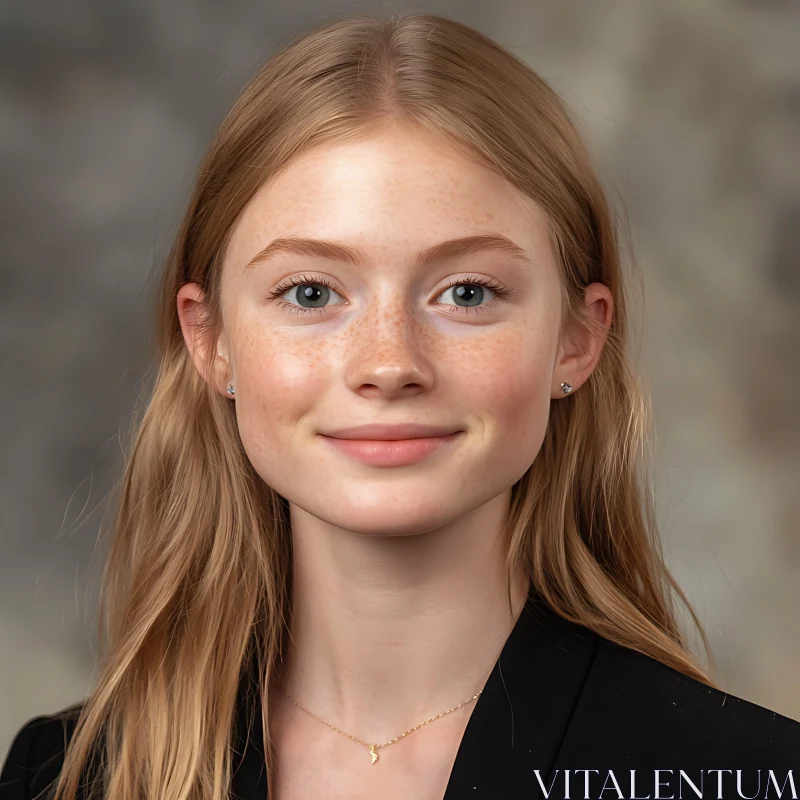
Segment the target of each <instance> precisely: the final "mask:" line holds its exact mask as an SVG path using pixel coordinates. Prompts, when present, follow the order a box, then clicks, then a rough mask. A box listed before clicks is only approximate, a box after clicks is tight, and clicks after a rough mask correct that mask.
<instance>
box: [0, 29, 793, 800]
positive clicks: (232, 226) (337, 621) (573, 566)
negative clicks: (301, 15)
mask: <svg viewBox="0 0 800 800" xmlns="http://www.w3.org/2000/svg"><path fill="white" fill-rule="evenodd" d="M620 249H621V248H620V244H619V239H618V233H617V230H616V227H615V222H614V218H613V215H612V213H611V211H610V208H609V205H608V204H607V201H606V198H605V196H604V193H603V190H602V188H601V185H600V183H599V182H598V179H597V177H596V176H595V173H594V172H593V170H592V166H591V163H590V158H589V156H588V154H587V150H586V149H585V147H584V145H583V143H582V142H581V139H580V137H579V135H578V133H577V131H576V127H575V126H574V124H573V122H571V120H570V117H569V115H568V113H567V111H566V110H565V109H564V107H563V106H562V104H561V102H560V101H559V99H558V98H557V96H556V95H555V94H554V92H553V91H552V90H551V89H550V88H549V87H548V86H547V85H546V84H545V83H544V82H543V81H542V80H541V79H540V78H539V77H538V76H537V75H536V74H535V73H534V72H532V71H531V70H530V68H528V67H527V66H526V65H525V64H524V63H523V62H521V61H520V60H518V59H517V58H515V57H514V56H513V55H511V54H509V53H508V52H507V51H505V50H504V49H502V48H501V47H500V46H498V45H497V44H495V43H494V42H492V41H491V40H489V39H487V38H486V37H484V36H482V35H481V34H479V33H478V32H476V31H474V30H472V29H470V28H468V27H465V26H464V25H461V24H459V23H457V22H454V21H452V20H449V19H444V18H441V17H433V16H412V15H406V16H396V17H393V18H392V19H390V20H382V19H376V18H350V19H345V20H341V21H337V22H335V23H333V24H328V25H326V26H324V27H321V28H317V29H315V30H313V31H311V32H310V33H307V34H305V35H303V36H301V37H299V38H297V39H295V40H294V41H292V42H291V43H289V44H288V45H287V46H285V47H284V48H283V49H282V51H281V52H279V53H278V54H277V55H275V56H274V57H273V58H271V59H270V60H269V61H268V63H266V65H265V66H264V67H263V69H262V70H261V71H260V72H259V73H258V75H256V77H255V78H254V79H253V80H252V81H251V82H250V84H249V85H248V86H247V87H246V88H245V89H244V91H243V93H242V95H241V97H240V98H239V99H238V101H237V102H236V104H235V106H234V108H233V109H232V111H231V112H230V114H229V116H228V117H227V119H226V120H225V121H224V123H223V124H222V126H221V130H220V131H219V133H218V135H217V137H216V138H215V140H214V142H213V143H212V145H211V147H210V150H209V152H208V154H207V156H206V158H205V160H204V162H203V164H202V166H201V169H200V171H199V177H198V179H197V184H196V187H195V189H194V193H193V195H192V197H191V200H190V203H189V208H188V211H187V213H186V217H185V219H184V221H183V224H182V227H181V229H180V232H179V234H178V236H177V240H176V242H175V244H174V247H173V249H172V251H171V254H170V256H169V259H168V262H167V266H166V270H165V272H164V278H163V286H162V292H161V297H160V302H161V306H160V319H159V329H158V333H159V337H158V360H157V366H158V373H157V376H156V380H155V385H154V388H153V393H152V396H151V397H150V399H149V402H148V404H147V407H146V411H145V413H144V415H143V418H142V420H141V424H140V426H139V428H138V431H137V435H136V439H135V444H134V446H133V449H132V452H131V455H130V458H129V463H128V465H127V470H126V473H125V475H124V480H123V483H122V487H121V495H120V503H119V512H118V516H117V518H116V524H115V530H114V535H115V538H114V543H113V550H112V552H111V554H110V560H109V562H108V566H107V574H106V581H105V584H104V602H103V605H102V611H103V613H102V614H101V623H102V629H101V630H102V633H103V638H102V643H103V647H104V653H105V657H104V659H103V662H102V671H101V674H100V677H99V681H98V683H97V686H96V688H95V689H94V690H93V691H92V693H91V695H90V696H89V697H88V698H87V700H86V701H85V702H84V703H82V704H81V705H79V706H77V707H74V708H71V709H67V710H66V711H64V712H61V713H59V714H53V715H52V716H46V717H39V718H36V719H34V720H32V721H31V722H29V723H28V724H27V725H26V726H24V727H23V728H22V730H21V731H20V732H19V734H18V736H17V737H16V739H15V741H14V744H13V746H12V748H11V751H10V753H9V754H8V757H7V759H6V762H5V767H4V771H3V774H2V785H1V786H0V796H2V797H3V798H29V797H34V796H36V795H37V793H39V792H42V791H43V790H45V789H48V788H49V789H51V790H53V791H54V793H55V796H56V797H57V798H59V800H61V799H65V798H74V797H88V796H93V797H108V798H114V800H133V798H167V799H168V800H178V799H179V798H181V800H183V799H188V798H204V799H205V798H213V800H219V798H223V797H231V796H232V797H237V798H252V799H253V800H255V798H258V799H259V800H263V798H265V797H267V796H269V797H270V798H279V799H280V800H298V799H299V798H312V797H313V798H334V797H335V798H339V797H347V798H368V797H369V798H375V797H379V798H384V799H386V798H404V800H405V799H407V798H423V799H426V798H430V799H431V800H434V799H435V800H441V798H445V799H446V800H455V799H456V798H475V799H476V800H477V799H478V798H532V797H543V796H547V797H551V798H555V797H558V798H562V797H570V796H572V797H584V796H585V797H589V796H592V797H609V796H610V797H626V798H627V797H637V798H644V797H670V796H673V797H674V796H692V797H693V796H707V797H740V796H748V797H756V796H759V797H761V796H770V797H771V796H775V795H774V794H773V793H774V792H776V791H778V790H781V791H783V792H784V794H783V795H782V796H792V797H796V796H797V795H796V794H791V789H792V787H793V786H795V785H796V784H794V783H793V781H794V780H795V778H794V775H793V773H792V772H791V769H792V768H795V767H800V723H797V722H794V721H793V720H790V719H788V718H786V717H782V716H780V715H778V714H775V713H773V712H770V711H768V710H766V709H764V708H761V707H759V706H756V705H753V704H751V703H748V702H745V701H744V700H741V699H738V698H736V697H733V696H730V695H727V694H726V693H724V692H723V691H721V690H719V689H717V688H715V687H714V686H713V684H712V682H711V680H710V679H709V678H708V677H707V675H706V672H705V671H704V670H703V668H702V667H701V666H699V665H698V663H696V662H695V660H694V658H693V656H692V655H691V653H690V652H689V650H688V649H687V646H686V644H685V640H684V638H683V636H682V634H681V632H680V630H679V626H678V623H677V621H676V616H675V610H674V606H673V596H676V597H678V598H679V599H680V600H681V601H682V602H684V603H686V598H685V596H684V595H683V593H682V592H681V590H680V589H679V587H678V586H677V585H676V583H675V582H674V580H673V578H672V577H671V576H670V574H669V573H668V571H667V569H666V568H665V565H664V562H663V560H662V557H661V555H660V552H659V548H658V544H657V543H658V535H657V531H656V530H655V525H654V514H653V510H652V506H651V493H650V489H649V488H648V473H647V469H646V467H647V465H646V462H645V460H644V457H643V453H644V450H645V445H646V430H647V425H646V416H645V411H646V409H647V402H646V396H645V394H644V391H643V389H642V388H641V385H640V383H639V381H638V380H637V377H636V375H635V372H634V370H633V368H632V359H631V355H630V352H629V351H630V348H629V333H628V321H627V314H628V293H629V286H628V285H627V283H626V281H625V280H624V275H623V271H622V268H621V255H620ZM686 605H687V607H688V603H686ZM692 616H693V617H694V621H695V623H698V621H697V618H696V617H695V616H694V614H693V613H692ZM698 627H699V623H698ZM706 648H707V643H706ZM798 777H800V776H798ZM770 781H772V783H771V782H770ZM687 782H688V783H687ZM757 782H758V787H759V788H756V784H757ZM773 783H774V784H775V786H776V789H772V788H771V787H772V785H773ZM690 784H691V785H690ZM691 787H694V789H691ZM691 791H694V792H695V793H694V794H691ZM698 791H699V792H700V794H699V795H698V794H697V792H698ZM766 791H768V792H769V793H768V794H764V792H766ZM606 792H611V794H606ZM659 792H661V793H660V794H659ZM685 792H690V793H689V794H684V793H685Z"/></svg>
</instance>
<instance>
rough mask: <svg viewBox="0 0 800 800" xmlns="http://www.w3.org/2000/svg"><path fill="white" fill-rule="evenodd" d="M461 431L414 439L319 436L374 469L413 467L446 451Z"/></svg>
mask: <svg viewBox="0 0 800 800" xmlns="http://www.w3.org/2000/svg"><path fill="white" fill-rule="evenodd" d="M462 433H464V431H456V432H455V433H450V434H447V435H446V436H426V437H422V438H416V439H338V438H335V437H333V436H325V435H324V434H320V435H321V436H322V437H323V439H324V440H325V441H326V442H328V443H329V444H330V445H331V446H332V447H334V448H335V449H336V450H338V451H339V452H341V453H343V454H344V455H347V456H349V457H351V458H354V459H355V460H357V461H361V462H362V463H365V464H371V465H374V466H405V465H409V464H416V463H417V462H419V461H422V460H423V459H426V458H428V457H429V456H432V455H434V454H435V453H438V452H440V451H442V450H443V449H445V448H446V447H447V446H448V445H449V444H451V443H453V442H455V441H456V440H457V439H458V438H459V437H460V436H461V434H462Z"/></svg>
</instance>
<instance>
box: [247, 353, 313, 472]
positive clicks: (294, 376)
mask: <svg viewBox="0 0 800 800" xmlns="http://www.w3.org/2000/svg"><path fill="white" fill-rule="evenodd" d="M326 369H327V368H326V366H325V363H324V360H320V359H319V352H318V351H317V352H313V353H311V352H309V353H297V352H289V351H287V350H282V349H281V348H279V347H275V346H271V347H263V348H258V349H253V350H252V351H248V352H246V353H239V354H238V357H237V381H238V383H239V386H240V387H241V389H240V391H237V399H236V402H237V409H236V411H237V417H238V420H239V431H240V434H241V437H242V441H243V443H244V445H245V448H246V449H248V451H249V450H250V449H251V448H252V449H253V450H254V451H256V452H263V451H264V450H265V449H266V448H269V452H270V456H273V455H276V454H277V455H281V454H284V455H288V451H287V452H286V453H283V449H284V448H285V447H287V448H288V446H289V445H290V443H291V440H292V439H293V438H294V436H295V435H297V434H298V433H299V432H298V430H297V429H298V425H303V424H305V425H306V426H307V424H308V422H307V421H305V422H304V418H305V417H307V415H309V414H310V413H313V411H314V409H315V408H316V407H318V405H319V401H320V398H322V397H323V396H324V393H325V391H326V387H327V386H328V385H329V378H327V377H326V375H325V370H326ZM308 433H309V432H308V431H303V434H304V435H306V434H308Z"/></svg>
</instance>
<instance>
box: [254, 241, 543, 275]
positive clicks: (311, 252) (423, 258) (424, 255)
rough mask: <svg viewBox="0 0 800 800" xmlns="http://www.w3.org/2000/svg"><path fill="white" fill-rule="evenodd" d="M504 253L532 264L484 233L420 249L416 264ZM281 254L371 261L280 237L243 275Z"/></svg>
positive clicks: (335, 247) (352, 251)
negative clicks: (474, 254) (475, 254)
mask: <svg viewBox="0 0 800 800" xmlns="http://www.w3.org/2000/svg"><path fill="white" fill-rule="evenodd" d="M489 251H494V252H499V253H504V254H505V255H507V256H510V257H511V258H515V259H519V260H522V261H525V262H527V263H529V264H530V263H532V262H531V258H530V256H529V255H528V253H527V252H526V251H525V249H524V248H522V247H520V245H518V244H516V243H515V242H513V241H511V239H509V238H508V237H506V236H503V235H502V234H499V233H482V234H475V235H473V236H461V237H459V238H457V239H448V240H447V241H444V242H439V243H438V244H435V245H433V246H432V247H427V248H425V249H423V250H420V251H419V252H418V253H417V255H416V256H415V263H416V264H417V265H420V266H424V265H426V264H430V263H433V262H435V261H444V260H447V259H455V258H460V257H462V256H466V255H469V254H472V253H483V252H489ZM278 253H294V254H296V255H302V256H314V257H316V258H323V259H327V260H329V261H342V262H345V263H349V264H353V265H355V266H366V264H367V262H368V259H367V257H366V255H365V253H364V252H363V251H362V250H360V249H359V248H357V247H349V246H347V245H344V244H341V243H339V242H332V241H328V240H325V239H307V238H303V237H294V236H288V237H280V238H278V239H275V240H273V241H272V242H270V243H269V244H268V245H267V246H266V247H265V248H264V249H263V250H262V251H261V252H259V253H258V254H257V255H256V256H255V258H253V259H252V260H251V261H250V262H249V263H248V264H247V265H246V266H245V268H244V270H243V272H244V271H246V270H248V269H250V268H251V267H254V266H255V265H256V264H260V263H263V262H264V261H267V260H269V259H270V258H272V257H273V256H276V255H277V254H278Z"/></svg>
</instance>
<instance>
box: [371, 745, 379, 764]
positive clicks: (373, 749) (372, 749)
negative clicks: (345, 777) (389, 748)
mask: <svg viewBox="0 0 800 800" xmlns="http://www.w3.org/2000/svg"><path fill="white" fill-rule="evenodd" d="M369 752H370V753H371V755H372V763H373V764H374V763H375V762H376V761H377V760H378V751H377V750H376V749H375V745H374V744H371V745H370V746H369Z"/></svg>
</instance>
